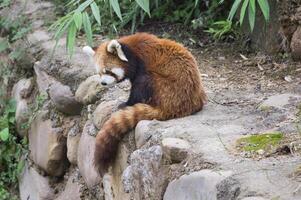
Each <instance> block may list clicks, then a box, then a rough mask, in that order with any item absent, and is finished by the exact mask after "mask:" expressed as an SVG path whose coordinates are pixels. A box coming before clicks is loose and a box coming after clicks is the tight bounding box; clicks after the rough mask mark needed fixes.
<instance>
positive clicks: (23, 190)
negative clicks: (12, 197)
mask: <svg viewBox="0 0 301 200" xmlns="http://www.w3.org/2000/svg"><path fill="white" fill-rule="evenodd" d="M48 181H49V179H48V178H47V177H44V176H42V175H40V174H39V173H38V172H37V171H36V170H35V169H34V168H31V167H28V165H27V164H26V165H25V167H24V169H23V172H22V174H21V175H20V179H19V191H20V199H21V200H28V199H30V200H49V199H54V191H53V190H52V189H51V187H50V185H49V183H48Z"/></svg>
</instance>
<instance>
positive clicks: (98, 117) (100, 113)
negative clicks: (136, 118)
mask: <svg viewBox="0 0 301 200" xmlns="http://www.w3.org/2000/svg"><path fill="white" fill-rule="evenodd" d="M117 105H118V101H103V102H101V103H100V104H99V105H98V106H97V107H96V109H95V111H94V112H93V114H92V119H93V124H94V125H95V126H96V127H97V128H98V129H101V127H102V125H103V124H104V123H105V122H106V121H107V120H108V119H109V118H110V116H111V114H112V113H113V112H114V111H116V110H117Z"/></svg>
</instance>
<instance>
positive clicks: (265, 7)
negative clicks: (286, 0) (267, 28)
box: [257, 0, 270, 22]
mask: <svg viewBox="0 0 301 200" xmlns="http://www.w3.org/2000/svg"><path fill="white" fill-rule="evenodd" d="M257 2H258V4H259V7H260V9H261V11H262V13H263V16H264V19H265V21H266V22H268V21H269V20H270V6H269V2H268V0H257Z"/></svg>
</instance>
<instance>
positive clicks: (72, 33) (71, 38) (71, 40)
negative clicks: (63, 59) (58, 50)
mask: <svg viewBox="0 0 301 200" xmlns="http://www.w3.org/2000/svg"><path fill="white" fill-rule="evenodd" d="M75 37H76V25H75V23H72V24H71V26H70V27H69V30H68V36H67V50H68V53H69V55H70V57H71V56H72V54H73V51H74V44H75Z"/></svg>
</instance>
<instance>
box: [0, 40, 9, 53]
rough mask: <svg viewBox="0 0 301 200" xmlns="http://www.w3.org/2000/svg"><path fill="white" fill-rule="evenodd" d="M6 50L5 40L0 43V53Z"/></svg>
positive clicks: (6, 43)
mask: <svg viewBox="0 0 301 200" xmlns="http://www.w3.org/2000/svg"><path fill="white" fill-rule="evenodd" d="M7 48H8V42H7V40H2V41H0V52H2V51H4V50H5V49H7Z"/></svg>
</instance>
